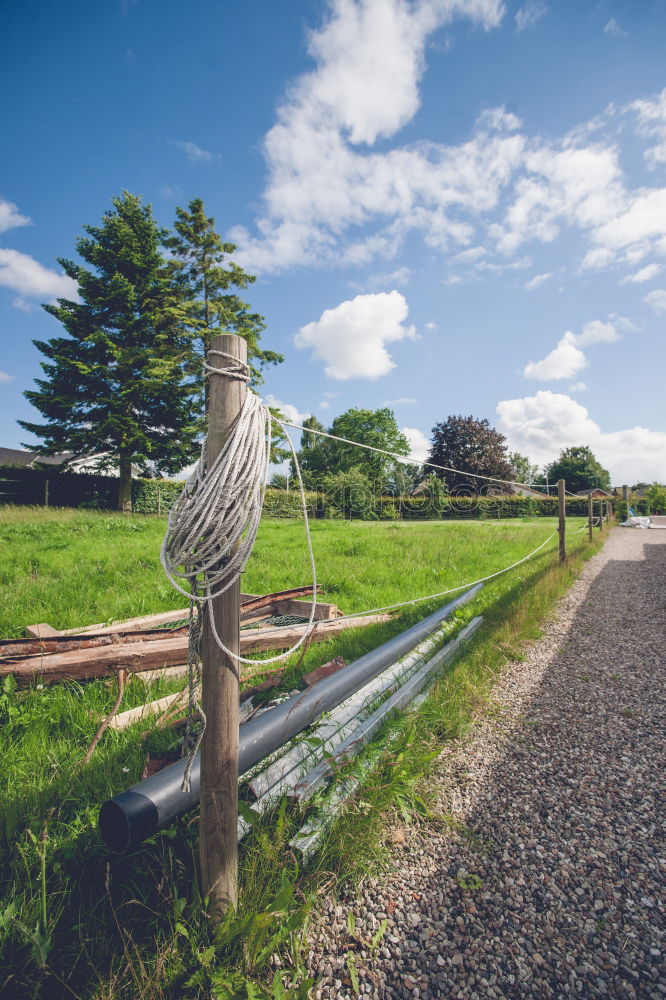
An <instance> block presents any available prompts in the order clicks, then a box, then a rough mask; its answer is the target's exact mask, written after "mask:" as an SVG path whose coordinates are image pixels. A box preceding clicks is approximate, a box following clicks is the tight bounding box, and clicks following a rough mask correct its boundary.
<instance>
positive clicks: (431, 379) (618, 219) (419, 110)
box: [0, 0, 666, 484]
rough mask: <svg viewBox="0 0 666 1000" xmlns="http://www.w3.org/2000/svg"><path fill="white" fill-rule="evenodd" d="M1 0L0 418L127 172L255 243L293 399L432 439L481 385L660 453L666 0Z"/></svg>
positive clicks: (531, 443)
mask: <svg viewBox="0 0 666 1000" xmlns="http://www.w3.org/2000/svg"><path fill="white" fill-rule="evenodd" d="M7 10H8V14H6V15H5V18H4V20H5V27H4V31H3V40H2V42H0V46H2V50H3V58H2V61H1V65H2V70H0V72H1V73H2V74H3V76H4V77H5V79H4V86H3V93H4V94H5V95H8V94H9V93H11V94H12V97H11V100H8V99H6V100H5V107H4V126H5V127H4V134H5V148H6V150H8V155H7V154H6V155H5V157H4V158H3V161H2V165H1V166H0V324H1V326H0V335H1V338H2V356H1V358H0V413H1V415H2V437H1V440H0V445H4V446H7V447H18V446H20V444H21V442H26V435H25V433H24V432H22V431H21V430H20V428H18V426H17V425H16V422H15V421H16V419H17V418H23V419H35V414H34V411H32V410H31V408H30V406H29V405H28V403H27V401H26V400H25V399H24V398H23V395H22V393H23V391H24V390H25V389H27V388H30V387H31V385H32V383H33V380H34V378H35V377H37V376H38V375H39V358H40V355H39V352H38V351H37V350H36V349H35V347H34V346H33V345H32V340H33V339H35V338H36V339H45V338H48V337H51V336H55V335H58V333H59V327H58V324H57V322H56V321H55V320H54V319H53V318H52V317H49V316H48V315H47V314H45V313H44V312H43V311H42V310H41V309H40V308H39V304H40V303H43V302H48V301H53V300H54V299H55V298H57V297H58V296H65V297H67V296H72V295H74V294H75V289H74V288H73V283H72V282H71V281H70V279H68V278H67V277H66V276H65V275H64V274H63V273H62V270H61V269H60V267H59V266H58V264H57V261H56V258H57V257H59V256H64V257H67V256H72V255H73V254H74V244H75V240H76V238H77V236H78V235H79V234H80V232H81V225H82V224H84V223H93V224H95V223H97V222H98V221H99V219H100V217H101V215H102V213H103V212H104V211H105V210H106V209H107V208H108V206H109V203H110V199H111V198H112V197H113V195H114V194H117V193H119V192H120V191H121V190H122V189H123V188H127V189H129V190H131V191H133V192H137V193H141V194H142V195H144V197H145V198H146V200H147V201H150V202H151V203H152V205H153V207H154V210H155V214H156V216H157V218H158V220H159V222H160V223H162V224H165V225H169V224H171V223H172V221H173V218H174V213H175V208H176V206H178V205H185V204H187V202H189V201H190V200H191V199H192V198H194V197H202V198H203V199H204V201H205V203H206V207H207V209H208V211H209V213H210V214H212V215H214V216H215V217H216V219H217V223H218V228H219V229H220V231H221V232H222V233H223V234H224V235H225V236H226V237H227V238H229V239H231V240H233V242H235V243H236V244H237V246H238V252H237V260H238V262H239V263H241V264H242V265H243V266H244V267H245V268H246V269H247V270H249V271H251V272H252V273H254V274H256V275H257V282H256V284H255V285H254V286H252V288H251V291H250V298H251V304H252V307H253V309H255V310H257V311H259V312H262V313H263V314H264V315H265V316H266V319H267V322H268V328H267V331H266V334H265V341H266V344H267V346H269V347H271V348H272V349H275V350H279V351H282V352H283V353H284V354H285V355H286V358H287V361H286V363H285V364H284V365H282V366H280V367H279V368H277V369H275V370H272V371H271V372H270V373H269V375H268V377H267V382H266V386H265V387H264V389H265V394H266V397H267V398H268V400H269V402H271V403H272V404H273V405H276V404H277V403H280V404H281V405H282V406H283V408H284V410H285V412H286V413H287V414H288V416H289V418H290V419H293V420H294V421H295V422H298V421H300V420H301V419H302V418H303V417H304V416H306V415H307V414H311V413H314V414H316V415H317V416H318V417H319V418H320V419H321V420H323V421H324V422H325V423H329V422H330V421H331V420H332V419H333V418H334V417H335V415H336V413H340V412H342V411H343V410H345V409H347V408H349V407H350V406H363V407H371V408H376V407H379V406H384V405H387V406H391V407H392V408H393V409H394V410H395V413H396V417H397V419H398V423H399V425H400V426H401V427H402V428H403V429H404V430H405V433H406V434H407V436H408V439H409V441H410V444H411V446H412V449H413V454H414V455H415V456H416V457H424V455H425V452H426V451H427V447H428V440H429V437H430V431H431V428H432V426H433V424H434V423H436V422H437V421H441V420H445V419H446V418H447V416H448V415H449V414H451V413H462V414H469V413H471V414H473V415H475V416H477V417H487V418H488V419H489V420H490V421H491V423H493V424H494V425H495V426H497V427H498V428H499V429H500V430H501V431H502V432H503V433H504V434H506V435H507V438H508V442H509V445H510V447H511V448H512V449H517V450H519V451H521V452H523V453H525V454H527V455H529V457H530V459H531V460H532V461H533V462H536V463H538V464H540V465H541V464H543V463H545V462H547V461H549V460H552V459H553V458H554V457H556V455H557V454H558V452H559V450H560V449H561V448H563V447H566V446H568V445H578V444H588V445H590V446H591V447H592V449H593V450H594V452H595V453H596V454H597V456H598V457H599V458H600V460H601V461H602V463H603V464H604V465H606V466H607V467H608V468H609V469H610V471H611V475H612V479H613V482H614V483H616V484H621V483H624V482H629V483H631V482H635V481H638V480H648V481H652V480H654V479H660V480H662V481H666V417H665V416H664V406H663V399H662V397H663V385H664V371H665V368H666V364H665V362H666V69H665V67H666V59H665V56H666V30H665V29H666V5H665V4H664V3H663V2H662V0H642V2H641V3H639V4H636V3H635V2H630V0H594V2H589V3H588V2H586V0H578V2H573V0H551V2H548V0H527V2H523V0H520V2H516V3H511V2H508V0H506V2H502V0H330V2H328V0H327V2H324V0H290V3H288V4H275V3H274V2H272V0H254V2H252V3H249V4H245V5H241V6H238V5H231V4H225V3H219V2H216V0H193V2H192V3H190V4H188V5H186V6H184V5H183V4H181V3H178V2H176V0H159V3H158V2H157V0H101V2H100V3H97V4H89V3H87V2H85V0H73V2H72V3H70V4H67V5H66V6H65V7H63V6H62V5H54V4H49V3H47V2H46V0H36V2H35V3H33V4H31V5H30V6H28V5H24V4H20V3H18V2H11V3H10V4H9V5H8V8H7ZM27 39H29V44H28V42H27ZM27 443H29V441H28V442H27Z"/></svg>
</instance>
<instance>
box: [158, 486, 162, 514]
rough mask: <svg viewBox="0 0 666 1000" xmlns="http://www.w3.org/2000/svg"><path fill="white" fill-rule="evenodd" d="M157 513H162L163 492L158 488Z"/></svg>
mask: <svg viewBox="0 0 666 1000" xmlns="http://www.w3.org/2000/svg"><path fill="white" fill-rule="evenodd" d="M157 513H158V514H161V513H162V490H161V489H160V488H159V486H158V487H157Z"/></svg>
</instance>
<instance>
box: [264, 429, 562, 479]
mask: <svg viewBox="0 0 666 1000" xmlns="http://www.w3.org/2000/svg"><path fill="white" fill-rule="evenodd" d="M273 419H274V420H275V422H276V423H277V424H280V426H281V427H293V429H294V430H296V431H303V433H304V434H318V435H319V437H325V438H330V440H331V441H340V442H342V444H353V445H356V447H357V448H365V449H366V451H375V452H377V453H378V454H379V455H388V457H389V458H395V459H397V460H398V461H399V462H403V463H404V464H405V465H418V466H422V465H427V466H428V468H430V469H441V470H442V471H443V472H457V473H459V474H460V475H461V476H471V477H472V479H491V480H492V481H493V482H494V483H504V484H506V485H509V486H524V487H525V488H526V489H528V490H532V486H531V485H530V484H529V483H520V482H518V480H516V479H498V478H497V476H482V475H479V474H478V473H476V472H463V470H462V469H453V468H452V467H451V466H449V465H437V464H436V463H435V462H420V461H419V460H418V459H416V458H409V457H408V456H407V455H398V453H397V452H395V451H387V450H386V449H385V448H376V447H375V446H374V445H371V444H363V443H362V442H361V441H352V440H350V439H349V438H343V437H338V435H337V434H329V433H328V431H319V430H315V428H314V427H303V426H302V425H301V424H294V423H292V422H291V421H290V420H280V419H278V418H277V417H274V418H273ZM554 485H555V484H554V483H553V486H554ZM546 489H550V486H546ZM533 492H535V493H538V492H539V491H538V490H534V491H533ZM571 495H572V496H573V495H574V494H571Z"/></svg>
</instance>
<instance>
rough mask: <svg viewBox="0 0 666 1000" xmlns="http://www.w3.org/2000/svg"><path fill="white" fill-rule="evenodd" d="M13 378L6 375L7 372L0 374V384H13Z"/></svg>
mask: <svg viewBox="0 0 666 1000" xmlns="http://www.w3.org/2000/svg"><path fill="white" fill-rule="evenodd" d="M13 381H14V376H13V375H8V374H7V372H0V382H13Z"/></svg>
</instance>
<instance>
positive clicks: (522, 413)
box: [497, 390, 666, 485]
mask: <svg viewBox="0 0 666 1000" xmlns="http://www.w3.org/2000/svg"><path fill="white" fill-rule="evenodd" d="M497 414H498V418H499V420H498V429H499V430H500V431H501V432H502V433H503V434H505V435H506V436H507V443H508V446H509V448H510V449H511V450H512V451H520V452H523V453H524V454H529V455H530V456H531V457H532V458H533V459H534V461H535V462H537V463H538V464H540V465H543V464H546V463H547V462H551V461H553V459H555V458H557V456H558V454H559V452H560V451H561V450H562V448H568V447H571V446H574V445H588V446H589V447H590V448H591V449H592V451H593V452H594V454H595V455H596V456H597V458H598V459H599V461H600V462H601V464H602V465H603V466H604V467H605V468H607V469H608V470H609V472H610V474H611V480H612V482H613V484H614V485H618V484H622V483H632V482H638V481H640V480H644V481H646V482H652V481H653V480H655V479H658V480H660V481H663V480H665V479H666V433H665V432H663V431H651V430H648V429H646V428H644V427H632V428H630V429H628V430H623V431H613V432H610V433H604V432H602V430H601V428H600V427H599V425H598V424H596V423H595V422H594V420H592V419H591V418H590V416H589V414H588V411H587V409H586V408H585V407H584V406H582V405H581V404H580V403H578V402H576V401H575V400H574V399H571V397H570V396H566V395H564V394H561V393H554V392H550V391H548V390H542V391H540V392H537V393H536V394H535V395H534V396H528V397H525V398H523V399H508V400H503V401H502V402H500V403H498V405H497Z"/></svg>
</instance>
